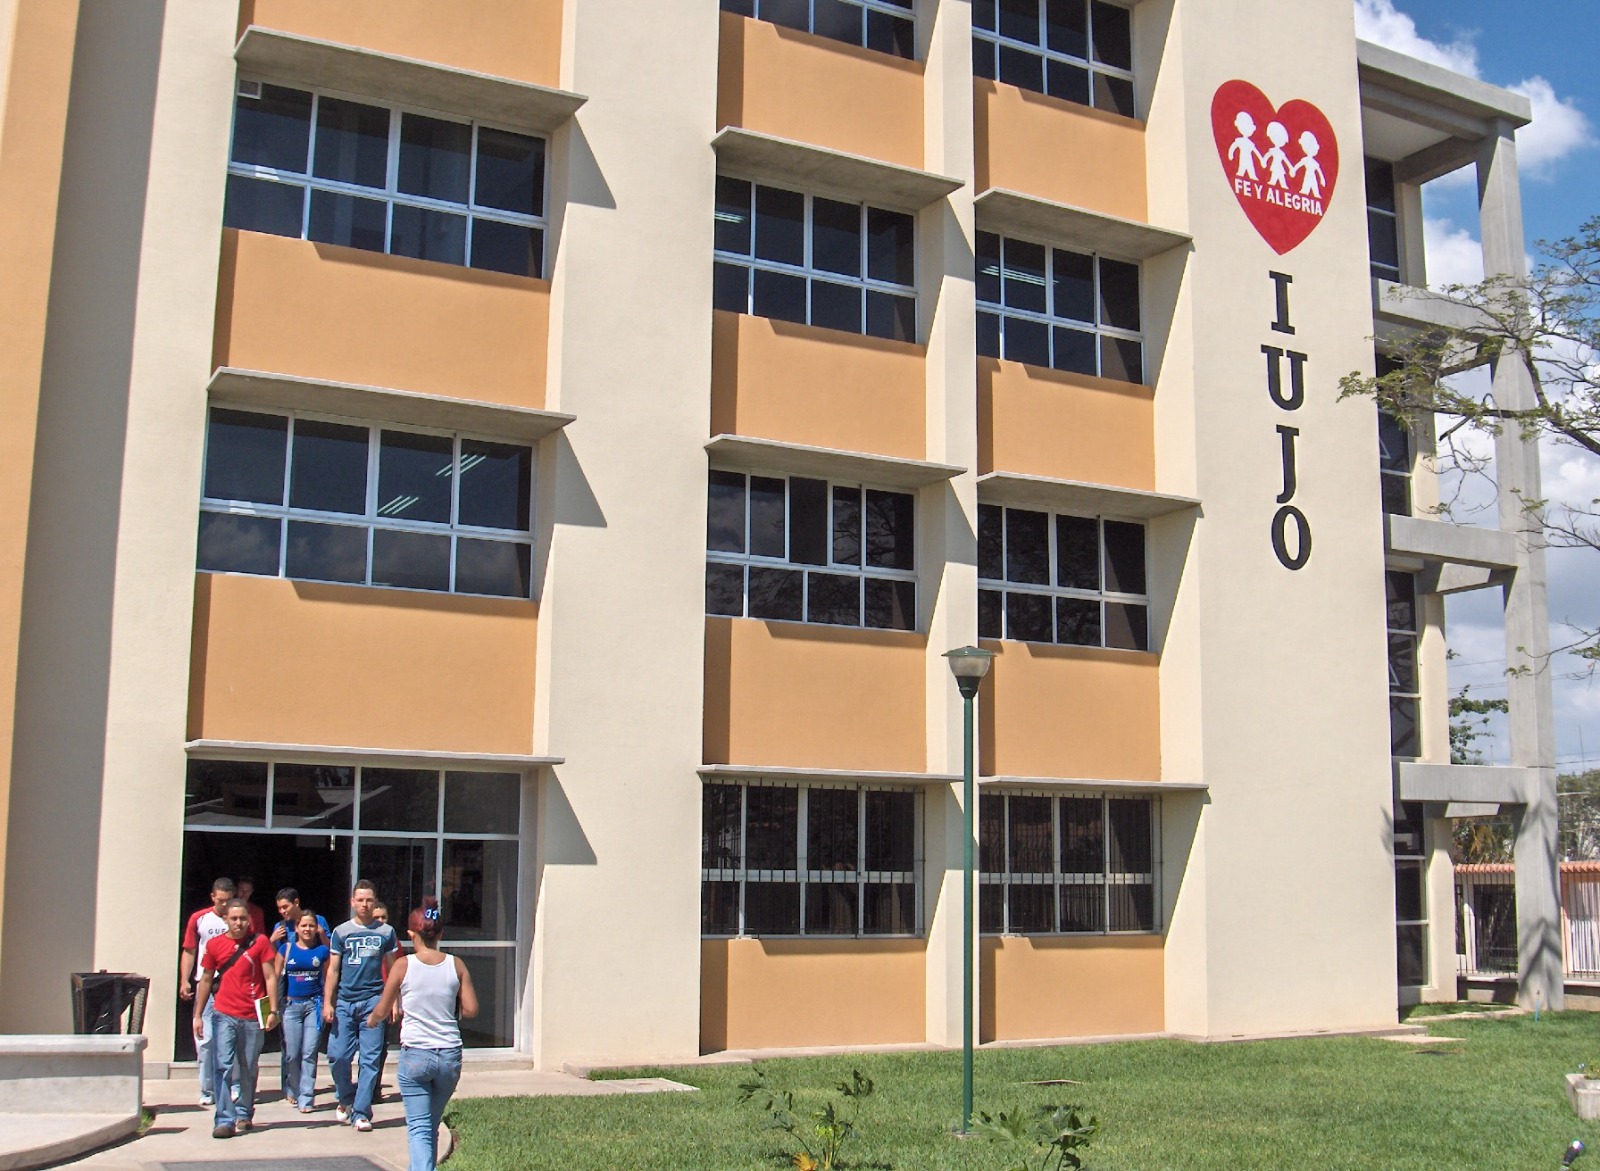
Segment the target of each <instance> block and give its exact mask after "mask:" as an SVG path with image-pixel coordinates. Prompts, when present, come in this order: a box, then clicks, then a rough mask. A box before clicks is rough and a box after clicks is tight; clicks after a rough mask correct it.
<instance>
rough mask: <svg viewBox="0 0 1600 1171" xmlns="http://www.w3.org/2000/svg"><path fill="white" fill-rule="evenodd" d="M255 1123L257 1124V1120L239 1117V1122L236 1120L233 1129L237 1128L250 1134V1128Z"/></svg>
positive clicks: (242, 1132)
mask: <svg viewBox="0 0 1600 1171" xmlns="http://www.w3.org/2000/svg"><path fill="white" fill-rule="evenodd" d="M254 1125H255V1122H254V1121H253V1120H252V1119H249V1118H241V1119H239V1121H238V1122H235V1123H234V1124H233V1129H234V1130H236V1131H237V1132H238V1133H240V1134H249V1133H250V1128H251V1127H252V1126H254Z"/></svg>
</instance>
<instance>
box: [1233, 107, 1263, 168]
mask: <svg viewBox="0 0 1600 1171" xmlns="http://www.w3.org/2000/svg"><path fill="white" fill-rule="evenodd" d="M1233 128H1234V129H1235V130H1237V131H1238V132H1239V137H1238V138H1235V139H1234V140H1233V145H1232V146H1230V147H1229V148H1228V158H1230V159H1231V158H1233V156H1234V155H1238V156H1239V167H1238V170H1236V171H1234V173H1233V177H1234V178H1235V179H1256V178H1259V176H1258V175H1257V174H1256V162H1257V161H1258V160H1259V159H1260V158H1261V152H1260V151H1259V150H1257V149H1256V144H1255V142H1254V141H1253V139H1254V135H1255V132H1256V120H1255V119H1254V118H1252V117H1250V115H1249V114H1247V113H1245V112H1244V111H1243V110H1240V111H1239V116H1238V117H1237V118H1235V119H1234V120H1233Z"/></svg>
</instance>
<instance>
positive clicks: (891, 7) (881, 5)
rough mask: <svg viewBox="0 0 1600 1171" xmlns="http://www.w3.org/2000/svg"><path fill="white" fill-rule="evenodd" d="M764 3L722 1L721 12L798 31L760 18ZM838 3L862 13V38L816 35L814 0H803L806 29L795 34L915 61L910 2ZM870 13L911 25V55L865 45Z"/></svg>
mask: <svg viewBox="0 0 1600 1171" xmlns="http://www.w3.org/2000/svg"><path fill="white" fill-rule="evenodd" d="M767 2H769V0H721V10H722V11H723V12H729V13H732V14H733V15H735V16H743V17H747V18H748V19H750V20H759V21H763V22H765V23H767V24H776V25H778V27H779V28H798V26H796V25H789V24H783V23H781V22H779V21H776V20H773V19H772V18H770V17H766V16H762V15H761V6H762V4H764V3H767ZM839 2H840V3H844V4H849V5H852V6H854V7H857V8H860V9H861V10H862V13H861V35H860V37H859V38H858V39H856V40H853V41H847V40H845V39H844V38H843V37H835V36H833V35H832V34H830V33H820V32H817V6H816V0H805V4H806V27H805V28H803V29H799V30H798V31H800V32H805V33H809V34H811V35H812V36H814V37H823V38H824V39H826V40H830V41H837V42H838V43H839V44H841V45H854V46H855V47H856V48H858V49H866V50H868V51H869V52H873V53H884V54H886V55H887V56H891V57H895V58H897V59H898V60H901V61H915V60H917V56H916V45H917V13H916V6H915V4H914V3H913V2H912V0H907V2H906V3H905V4H897V3H895V0H839ZM746 8H748V9H749V10H750V11H748V12H746V11H745V9H746ZM872 12H878V13H882V14H883V15H884V16H887V17H890V18H892V19H895V20H901V21H904V22H905V23H906V24H907V25H909V26H910V29H911V52H910V53H909V54H905V55H902V54H900V53H894V52H890V51H889V50H887V49H876V48H873V46H871V45H869V44H867V41H868V39H869V32H868V24H867V20H868V14H869V13H872Z"/></svg>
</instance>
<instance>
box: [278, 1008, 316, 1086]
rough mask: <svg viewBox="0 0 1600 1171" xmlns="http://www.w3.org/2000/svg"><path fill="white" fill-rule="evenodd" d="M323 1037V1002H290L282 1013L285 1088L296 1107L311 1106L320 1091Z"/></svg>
mask: <svg viewBox="0 0 1600 1171" xmlns="http://www.w3.org/2000/svg"><path fill="white" fill-rule="evenodd" d="M321 1036H322V998H321V997H320V996H316V997H310V998H308V999H305V1000H291V1001H289V1003H288V1004H287V1005H285V1006H284V1009H283V1085H284V1092H285V1095H286V1096H288V1097H291V1098H293V1099H294V1100H295V1105H297V1106H309V1105H311V1099H312V1096H313V1095H314V1094H315V1093H316V1088H317V1041H318V1039H319V1038H321Z"/></svg>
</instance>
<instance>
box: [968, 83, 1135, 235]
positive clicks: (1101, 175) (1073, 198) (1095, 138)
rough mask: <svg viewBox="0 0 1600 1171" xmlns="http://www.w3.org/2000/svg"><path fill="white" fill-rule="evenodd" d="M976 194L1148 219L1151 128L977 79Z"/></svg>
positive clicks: (1087, 108)
mask: <svg viewBox="0 0 1600 1171" xmlns="http://www.w3.org/2000/svg"><path fill="white" fill-rule="evenodd" d="M973 86H974V91H975V95H976V107H977V108H976V110H975V111H974V115H975V123H974V126H973V136H974V142H973V146H974V151H975V153H976V155H977V160H976V162H977V189H978V191H980V192H982V191H984V190H986V189H988V188H990V187H1000V188H1004V189H1006V190H1009V191H1020V192H1022V193H1023V194H1025V195H1036V196H1038V197H1039V198H1041V199H1051V200H1054V201H1055V202H1057V203H1066V204H1070V205H1071V206H1073V207H1083V208H1088V209H1089V210H1091V211H1098V212H1104V213H1105V214H1107V215H1114V216H1121V217H1122V218H1123V219H1128V220H1138V221H1141V222H1143V221H1144V220H1145V219H1146V216H1147V211H1146V206H1147V205H1146V201H1145V161H1144V124H1143V123H1140V122H1135V121H1134V120H1133V119H1132V118H1124V117H1122V116H1121V115H1120V114H1111V113H1107V112H1106V111H1104V110H1095V109H1091V108H1090V107H1088V106H1080V105H1076V104H1075V103H1072V102H1064V101H1062V100H1061V99H1059V98H1052V97H1047V96H1045V95H1044V94H1036V93H1033V92H1031V91H1029V90H1023V89H1018V88H1017V87H1016V86H1014V85H1006V84H1005V83H1004V82H999V81H989V80H986V79H984V78H978V79H977V80H976V81H974V82H973Z"/></svg>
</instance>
